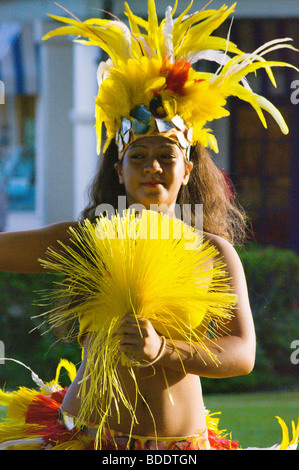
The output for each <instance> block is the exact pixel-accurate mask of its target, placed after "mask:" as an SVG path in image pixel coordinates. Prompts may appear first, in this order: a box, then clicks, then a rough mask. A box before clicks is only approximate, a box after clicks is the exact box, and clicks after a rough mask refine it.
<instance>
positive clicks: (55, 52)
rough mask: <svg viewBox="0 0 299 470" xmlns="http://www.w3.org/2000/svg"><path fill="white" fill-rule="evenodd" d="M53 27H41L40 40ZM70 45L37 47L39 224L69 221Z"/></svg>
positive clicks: (57, 41) (61, 41) (57, 42)
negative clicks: (38, 78)
mask: <svg viewBox="0 0 299 470" xmlns="http://www.w3.org/2000/svg"><path fill="white" fill-rule="evenodd" d="M52 28H53V25H52V24H51V25H49V24H45V23H44V24H42V25H41V29H42V31H41V34H40V37H41V36H42V35H43V34H45V33H46V32H47V31H48V30H49V29H52ZM72 50H73V45H72V42H71V41H70V40H69V39H68V38H64V37H62V38H52V39H49V40H48V41H44V42H42V44H41V75H42V76H41V82H42V83H41V94H40V99H39V102H38V106H37V129H36V135H37V142H36V154H37V156H36V175H37V198H36V203H37V213H38V214H39V216H40V218H41V220H42V223H43V224H49V223H53V222H57V221H61V220H71V219H72V218H73V133H72V123H71V122H70V117H69V113H70V110H71V109H72V106H73V53H72Z"/></svg>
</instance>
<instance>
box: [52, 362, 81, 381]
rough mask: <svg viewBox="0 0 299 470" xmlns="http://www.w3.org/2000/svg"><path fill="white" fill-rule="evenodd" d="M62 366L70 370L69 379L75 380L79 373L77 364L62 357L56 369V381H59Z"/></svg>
mask: <svg viewBox="0 0 299 470" xmlns="http://www.w3.org/2000/svg"><path fill="white" fill-rule="evenodd" d="M62 368H64V369H65V370H66V371H67V372H68V376H69V379H70V381H71V382H73V380H74V379H75V377H76V375H77V370H76V366H75V365H74V364H72V363H71V362H69V361H68V360H67V359H60V362H59V364H58V367H57V369H56V376H55V383H56V384H58V383H59V376H60V372H61V369H62Z"/></svg>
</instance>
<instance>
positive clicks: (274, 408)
mask: <svg viewBox="0 0 299 470" xmlns="http://www.w3.org/2000/svg"><path fill="white" fill-rule="evenodd" d="M205 405H206V407H207V408H208V409H209V410H210V411H211V412H217V411H221V415H220V423H219V428H220V429H225V430H226V431H227V432H228V433H231V435H232V438H233V439H234V440H238V441H239V443H240V445H241V446H242V447H243V448H246V447H267V446H268V447H269V446H272V445H273V444H278V443H280V442H281V436H282V434H281V428H280V425H279V423H278V421H277V420H276V418H275V416H280V417H281V418H282V419H284V420H285V422H286V424H287V425H288V428H289V430H291V421H292V420H294V421H295V422H296V424H297V422H298V417H299V392H282V393H278V392H270V393H266V392H264V393H244V394H243V393H242V394H232V395H206V397H205ZM4 416H5V408H4V407H2V408H1V407H0V419H1V417H4Z"/></svg>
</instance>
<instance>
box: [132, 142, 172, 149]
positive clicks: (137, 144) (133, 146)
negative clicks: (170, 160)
mask: <svg viewBox="0 0 299 470" xmlns="http://www.w3.org/2000/svg"><path fill="white" fill-rule="evenodd" d="M173 145H176V144H175V143H173V144H171V143H169V144H163V145H161V146H160V147H159V149H163V148H164V149H172V148H173ZM138 147H141V148H144V149H147V148H148V145H144V144H139V143H138V142H136V143H134V142H133V143H132V144H131V148H134V149H135V148H138Z"/></svg>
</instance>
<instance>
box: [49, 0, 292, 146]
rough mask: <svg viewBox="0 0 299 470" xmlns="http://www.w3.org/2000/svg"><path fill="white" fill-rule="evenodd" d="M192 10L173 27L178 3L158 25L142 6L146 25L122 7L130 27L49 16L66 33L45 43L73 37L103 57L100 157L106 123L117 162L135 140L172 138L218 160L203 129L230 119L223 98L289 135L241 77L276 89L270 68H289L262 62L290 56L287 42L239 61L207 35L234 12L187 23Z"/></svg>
mask: <svg viewBox="0 0 299 470" xmlns="http://www.w3.org/2000/svg"><path fill="white" fill-rule="evenodd" d="M192 4H193V0H192V2H191V3H190V5H189V7H188V8H187V9H186V10H185V11H184V12H183V13H182V14H181V15H179V16H178V17H177V18H176V19H174V14H175V11H176V9H177V6H178V0H176V2H175V6H174V8H173V10H172V8H171V7H168V8H167V9H166V14H165V18H164V19H163V21H162V22H161V23H160V24H159V22H158V18H157V13H156V8H155V2H154V0H148V20H147V21H146V20H144V19H142V18H140V17H138V16H136V15H134V14H133V13H132V11H131V10H130V8H129V6H128V4H127V3H125V14H126V16H127V18H128V21H129V26H127V25H126V24H125V23H123V22H122V21H120V20H119V19H118V18H115V17H114V18H113V19H112V20H106V19H98V18H93V19H89V20H87V21H84V22H82V21H80V20H77V19H70V18H64V17H60V16H53V15H49V16H51V17H52V18H54V19H56V20H58V21H61V22H63V23H66V24H68V25H70V26H64V27H62V28H58V29H56V30H55V31H51V32H49V33H48V34H46V36H44V38H43V39H49V38H51V37H53V36H58V35H69V34H70V35H76V36H79V38H76V39H75V41H76V42H79V43H81V44H86V45H96V46H99V47H100V48H101V49H103V50H104V51H105V52H106V53H107V54H108V55H109V59H108V60H107V61H106V62H102V63H101V64H100V66H99V69H98V83H99V92H98V96H97V98H96V130H97V141H98V151H100V149H101V139H102V124H103V123H104V124H105V127H106V130H107V136H108V139H107V143H106V146H107V145H108V144H109V142H110V140H111V139H112V138H115V139H116V142H117V143H118V146H119V151H120V154H121V155H122V154H123V151H124V150H125V149H126V148H127V146H128V145H129V144H130V143H131V142H132V141H133V140H134V139H136V138H138V136H140V135H141V136H142V135H155V134H163V135H164V133H166V135H167V136H168V137H170V138H173V137H175V138H176V141H177V142H178V143H179V145H180V146H181V148H183V149H188V148H190V145H191V144H195V143H197V142H199V143H201V144H202V145H203V146H205V147H210V148H212V149H213V150H214V151H216V152H217V151H218V145H217V140H216V138H215V136H214V135H213V133H212V131H211V129H209V128H206V127H205V126H206V125H207V123H210V122H211V121H213V120H214V119H219V118H222V117H224V116H228V115H229V111H228V110H227V109H226V108H225V105H226V102H227V99H228V97H229V96H236V97H238V98H240V99H241V100H244V101H246V102H248V103H249V104H251V105H252V106H253V108H254V109H255V110H256V112H257V114H258V116H259V117H260V119H261V121H262V123H263V125H264V126H265V127H267V124H266V120H265V117H264V115H263V110H266V111H268V112H269V113H270V114H271V115H272V116H273V118H274V119H275V120H276V121H277V123H278V125H279V126H280V128H281V130H282V132H283V133H284V134H287V133H288V127H287V125H286V123H285V121H284V119H283V117H282V115H281V113H280V112H279V111H278V109H276V108H275V107H274V106H273V105H272V103H270V102H269V101H268V100H267V99H266V98H264V97H263V96H260V95H258V94H256V93H254V92H253V91H252V89H251V88H250V86H249V84H248V82H247V80H246V76H247V74H249V73H250V72H256V71H257V70H258V69H261V68H263V69H265V70H266V72H267V74H268V76H269V79H270V80H271V82H272V83H273V85H274V86H276V84H275V79H274V76H273V73H272V70H271V69H272V67H276V66H285V67H293V68H295V67H294V66H292V65H290V64H287V63H285V62H280V61H267V60H266V59H265V58H264V56H265V55H266V54H268V53H269V52H271V51H274V50H276V49H281V48H288V49H294V47H293V46H291V45H290V44H288V42H289V41H291V39H290V38H284V39H276V40H272V41H269V42H267V43H266V44H264V45H263V46H261V47H260V48H258V49H257V50H256V51H254V52H252V53H250V54H248V53H245V52H243V51H241V50H240V49H239V48H238V47H237V46H236V45H235V44H233V43H232V42H231V41H230V40H229V37H228V38H226V39H224V38H220V37H216V36H213V35H212V33H213V32H214V31H215V30H216V29H217V28H218V27H219V26H220V25H221V24H222V23H223V22H224V21H225V20H226V19H227V18H228V16H229V15H230V14H231V13H232V12H233V11H234V9H235V5H236V4H234V5H232V6H231V7H230V8H228V7H227V6H226V5H224V6H223V7H222V8H220V9H219V10H212V9H211V10H205V9H203V10H201V11H200V12H197V13H194V14H192V15H188V13H189V11H190V9H191V7H192ZM83 38H84V39H83ZM202 60H208V61H212V62H215V63H216V64H218V65H219V67H218V69H217V71H216V72H215V73H207V72H202V71H196V70H194V68H192V66H193V65H194V64H196V63H197V64H198V63H199V64H200V62H201V61H202Z"/></svg>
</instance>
